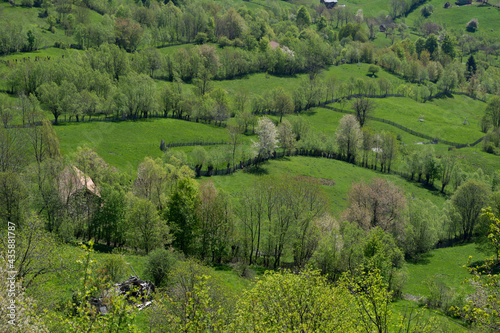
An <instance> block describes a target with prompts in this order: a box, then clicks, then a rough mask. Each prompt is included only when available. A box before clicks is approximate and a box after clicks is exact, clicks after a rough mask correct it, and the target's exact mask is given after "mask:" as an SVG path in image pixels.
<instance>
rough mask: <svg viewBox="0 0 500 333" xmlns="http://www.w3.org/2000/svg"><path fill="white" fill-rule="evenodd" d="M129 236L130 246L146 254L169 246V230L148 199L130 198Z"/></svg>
mask: <svg viewBox="0 0 500 333" xmlns="http://www.w3.org/2000/svg"><path fill="white" fill-rule="evenodd" d="M127 231H128V235H127V239H128V240H129V241H130V245H131V246H134V247H135V248H140V249H142V250H144V251H145V252H146V253H149V251H151V250H154V249H155V248H159V247H162V246H164V245H165V244H169V243H170V241H171V239H170V236H169V228H168V226H167V225H166V224H165V221H162V220H161V219H160V216H159V215H158V212H157V211H156V208H155V206H154V204H153V203H151V202H150V201H149V200H147V199H142V198H138V197H135V196H133V195H131V196H129V209H128V228H127Z"/></svg>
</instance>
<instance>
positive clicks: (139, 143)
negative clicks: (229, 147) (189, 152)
mask: <svg viewBox="0 0 500 333" xmlns="http://www.w3.org/2000/svg"><path fill="white" fill-rule="evenodd" d="M55 131H56V133H57V136H58V137H59V139H60V145H61V150H62V152H63V153H65V154H69V153H72V152H74V151H76V149H77V148H78V147H79V146H83V145H87V146H88V147H90V148H92V149H94V150H95V151H96V152H97V153H98V154H99V155H100V156H102V157H103V158H104V160H105V161H106V162H108V163H110V164H111V165H113V166H115V167H117V168H118V169H119V170H121V171H127V172H128V173H129V174H135V172H136V170H137V166H138V165H139V163H140V162H141V161H142V160H143V159H144V157H146V156H152V157H160V156H161V155H162V152H161V151H160V142H161V140H165V142H166V143H171V142H176V143H179V142H198V141H204V142H220V141H228V139H229V137H228V134H227V130H226V129H225V128H223V127H218V126H213V125H206V124H201V123H195V122H189V121H183V120H177V119H147V120H139V121H123V122H90V123H88V122H87V123H64V124H61V125H57V126H55Z"/></svg>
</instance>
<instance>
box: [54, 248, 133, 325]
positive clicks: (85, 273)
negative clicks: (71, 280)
mask: <svg viewBox="0 0 500 333" xmlns="http://www.w3.org/2000/svg"><path fill="white" fill-rule="evenodd" d="M92 247H93V242H92V241H91V242H89V246H88V247H87V246H86V245H82V248H83V250H84V252H83V253H82V255H81V256H80V259H78V260H77V263H78V264H79V269H78V273H79V275H80V278H79V282H80V286H79V288H78V290H77V291H76V292H75V293H74V295H73V300H72V301H71V302H70V303H69V304H68V305H67V306H66V308H65V311H64V312H62V313H61V312H55V311H51V312H49V313H48V314H47V316H46V317H45V319H46V325H47V326H48V327H49V330H50V331H51V332H87V331H88V330H89V329H90V328H92V330H95V331H106V332H136V331H137V328H136V327H135V325H134V324H133V321H134V318H135V316H136V313H137V310H136V309H135V307H134V306H133V305H132V304H129V302H128V301H127V300H126V297H125V295H117V293H116V291H115V290H114V288H113V286H112V284H111V283H109V282H107V281H106V279H105V278H102V277H99V275H98V274H96V271H95V269H96V265H97V263H96V261H95V260H94V258H93V248H92ZM91 297H98V298H99V297H100V298H101V299H102V301H103V304H106V308H107V313H106V315H102V314H101V312H100V311H99V309H96V307H95V305H92V304H91V303H90V298H91Z"/></svg>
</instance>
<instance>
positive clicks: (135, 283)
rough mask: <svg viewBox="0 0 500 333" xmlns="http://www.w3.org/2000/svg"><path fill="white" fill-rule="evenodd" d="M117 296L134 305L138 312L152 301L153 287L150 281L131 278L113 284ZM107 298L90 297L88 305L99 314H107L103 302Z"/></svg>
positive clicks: (135, 277)
mask: <svg viewBox="0 0 500 333" xmlns="http://www.w3.org/2000/svg"><path fill="white" fill-rule="evenodd" d="M115 287H116V289H115V290H116V292H117V293H118V295H125V297H126V299H127V301H128V302H129V304H135V306H136V307H137V308H138V309H139V310H143V309H145V308H146V307H148V306H149V305H150V304H151V303H152V302H153V301H152V300H153V294H154V292H155V285H154V284H153V283H152V282H150V281H144V280H141V279H139V278H138V277H137V276H131V277H129V278H128V280H126V281H123V282H121V283H117V284H115ZM106 298H107V297H106V296H104V297H99V298H97V297H92V298H91V299H90V304H92V305H93V306H95V307H96V308H97V309H98V310H99V312H100V313H101V314H106V313H108V308H107V305H106V304H105V303H104V300H105V299H106Z"/></svg>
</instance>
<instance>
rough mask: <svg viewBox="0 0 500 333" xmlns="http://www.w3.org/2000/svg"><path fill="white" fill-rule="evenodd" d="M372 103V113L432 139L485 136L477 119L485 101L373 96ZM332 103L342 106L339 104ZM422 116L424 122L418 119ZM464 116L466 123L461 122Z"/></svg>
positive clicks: (471, 139)
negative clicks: (373, 107)
mask: <svg viewBox="0 0 500 333" xmlns="http://www.w3.org/2000/svg"><path fill="white" fill-rule="evenodd" d="M374 103H375V105H376V108H375V110H374V111H373V112H372V113H371V114H370V115H371V116H374V117H378V118H382V119H386V120H390V121H393V122H395V123H396V124H400V125H402V126H405V127H407V128H409V129H411V130H414V131H416V132H419V133H422V134H426V135H429V136H432V137H435V138H439V139H442V140H447V141H452V142H458V143H472V142H474V141H476V140H477V139H479V138H481V137H482V136H484V133H482V132H481V131H480V127H479V121H480V119H481V117H482V116H483V114H484V110H485V108H486V104H485V103H483V102H480V101H476V100H473V99H471V98H469V97H466V96H460V95H457V96H453V97H451V98H442V99H441V98H438V99H433V100H431V101H428V102H426V103H420V102H416V101H415V100H413V99H411V98H402V97H388V98H383V99H374ZM332 106H335V107H337V108H340V107H341V106H340V105H339V104H338V103H335V104H332ZM421 116H423V119H424V121H419V119H420V118H421ZM466 118H467V120H468V122H469V124H468V125H464V124H463V122H464V121H465V119H466ZM369 122H370V121H369ZM420 141H421V140H420Z"/></svg>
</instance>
